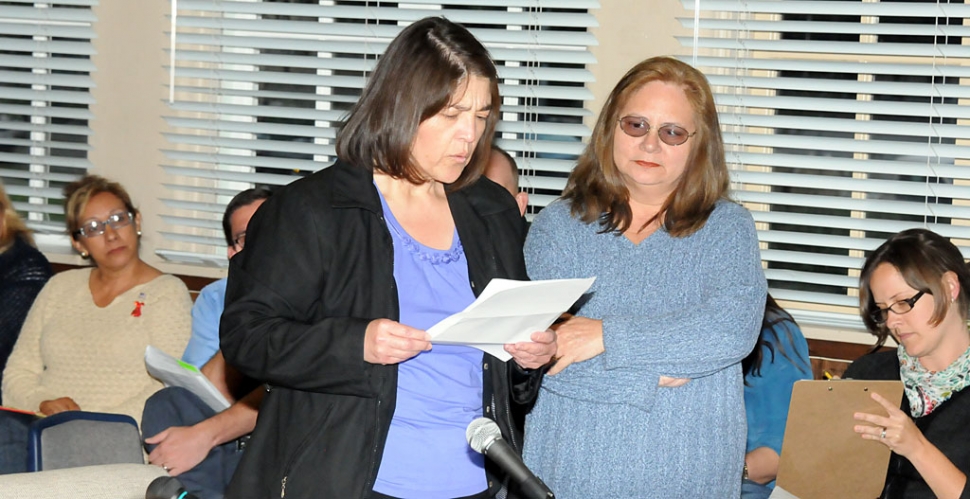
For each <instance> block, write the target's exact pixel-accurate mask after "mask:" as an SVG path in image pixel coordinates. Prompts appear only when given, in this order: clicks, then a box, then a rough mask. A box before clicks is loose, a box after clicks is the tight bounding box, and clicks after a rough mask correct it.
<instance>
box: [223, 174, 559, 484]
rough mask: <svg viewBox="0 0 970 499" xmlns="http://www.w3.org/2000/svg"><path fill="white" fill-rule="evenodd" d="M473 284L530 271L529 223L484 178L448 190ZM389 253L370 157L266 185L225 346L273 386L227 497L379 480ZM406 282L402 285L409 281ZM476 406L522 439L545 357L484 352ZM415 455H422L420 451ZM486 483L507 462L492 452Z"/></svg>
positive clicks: (388, 395)
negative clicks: (377, 337)
mask: <svg viewBox="0 0 970 499" xmlns="http://www.w3.org/2000/svg"><path fill="white" fill-rule="evenodd" d="M448 202H449V205H450V207H451V212H452V216H453V217H454V220H455V225H456V227H457V229H458V235H459V237H460V238H461V242H462V246H463V247H464V250H465V255H466V258H467V261H468V274H469V279H470V281H471V282H470V285H471V288H472V291H473V292H474V293H475V295H476V296H477V295H478V294H480V293H481V291H482V290H484V289H485V286H486V285H487V284H488V283H489V281H490V280H491V279H492V278H496V277H501V278H510V279H526V278H527V277H526V272H525V264H524V261H523V257H522V243H523V240H522V234H523V232H524V231H523V228H522V224H523V223H524V222H523V220H522V217H521V216H520V215H519V212H518V208H517V207H516V204H515V202H514V200H513V199H512V197H511V196H509V195H508V193H507V192H505V190H504V189H503V188H502V187H500V186H498V185H497V184H494V183H492V182H491V181H489V180H487V179H484V178H483V179H481V180H479V181H478V182H476V183H475V184H473V185H471V186H469V187H466V188H464V189H461V190H459V191H456V192H451V193H449V194H448ZM393 263H394V254H393V243H392V241H391V235H390V233H389V232H388V230H387V225H386V223H385V221H384V217H383V211H382V209H381V203H380V198H379V197H378V195H377V191H376V188H375V186H374V184H373V173H372V172H371V171H369V170H367V169H364V168H359V167H355V166H351V165H348V164H346V163H342V162H340V161H338V162H337V163H335V164H334V165H333V166H331V167H329V168H326V169H324V170H322V171H320V172H317V173H315V174H313V175H310V176H309V177H307V178H304V179H301V180H298V181H296V182H294V183H292V184H290V185H288V186H287V187H285V188H283V189H282V190H281V191H280V192H278V193H276V194H275V195H273V197H271V198H269V199H268V200H267V201H266V203H265V204H263V205H262V206H261V207H260V209H259V210H258V211H257V213H256V214H255V216H254V217H253V219H252V221H250V223H249V227H248V228H247V232H246V249H245V250H244V251H243V252H241V253H240V254H239V255H238V256H236V257H234V258H233V259H232V261H231V262H230V270H229V283H228V288H227V291H226V309H225V312H224V313H223V316H222V321H221V326H220V335H221V347H222V350H223V353H224V355H225V357H226V359H227V361H228V362H229V363H230V364H232V365H233V366H235V367H237V368H238V369H239V370H240V371H242V372H243V373H244V374H246V375H248V376H250V377H252V378H254V379H259V380H263V381H264V382H265V383H266V386H267V390H268V391H269V393H267V394H266V397H265V399H264V400H263V403H262V406H261V407H260V411H259V418H258V421H257V423H256V429H255V431H254V432H253V436H252V440H251V441H250V442H249V444H248V446H247V448H246V452H245V454H244V455H243V458H242V462H241V463H240V464H239V467H238V468H237V469H236V473H235V475H234V477H233V480H232V483H231V484H230V486H229V489H228V490H227V492H226V497H232V498H233V499H246V498H259V499H265V498H269V497H286V498H341V499H344V498H364V497H366V496H367V495H368V494H369V493H370V491H371V490H372V488H373V485H374V480H375V478H376V477H377V470H378V467H379V465H380V459H381V456H382V455H383V449H384V442H385V440H386V438H387V431H388V428H389V425H390V421H391V417H392V416H393V414H394V405H395V397H396V393H397V366H396V365H388V366H383V365H376V364H370V363H367V362H365V361H364V359H363V356H364V332H365V329H366V327H367V325H368V323H370V321H371V320H373V319H378V318H388V319H392V320H398V318H399V310H398V298H397V297H398V285H400V286H407V283H395V281H394V269H393ZM405 289H406V288H405ZM482 368H483V378H484V379H483V384H484V391H483V393H484V395H483V401H482V403H483V407H484V408H485V409H484V412H485V414H484V416H487V417H490V418H492V419H494V420H495V421H496V422H497V423H498V425H499V427H500V428H501V430H502V434H503V435H504V436H505V439H506V440H507V441H509V442H510V443H512V445H513V446H515V447H516V448H517V449H519V450H520V451H521V445H522V433H521V429H520V428H516V427H515V425H514V424H513V423H512V416H511V414H512V411H513V408H512V407H513V406H515V407H516V408H517V410H518V408H521V407H528V406H529V405H531V403H532V401H534V399H535V396H536V394H537V392H538V388H539V383H540V380H541V377H542V373H543V372H544V370H528V371H527V370H523V369H521V368H520V367H518V365H517V364H515V362H514V361H512V362H508V363H505V362H502V361H499V360H498V359H496V358H495V357H492V356H491V355H487V354H483V360H482ZM415 466H420V463H415ZM486 471H487V473H488V483H489V488H490V490H496V489H497V488H498V487H499V486H500V485H501V482H502V480H503V477H502V475H501V474H500V473H499V472H498V471H497V470H495V469H493V467H492V466H491V463H488V464H487V467H486Z"/></svg>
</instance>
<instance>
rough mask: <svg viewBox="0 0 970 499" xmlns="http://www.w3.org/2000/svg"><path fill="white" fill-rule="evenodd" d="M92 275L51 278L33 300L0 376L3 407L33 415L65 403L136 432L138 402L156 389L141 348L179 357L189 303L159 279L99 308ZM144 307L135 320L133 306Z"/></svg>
mask: <svg viewBox="0 0 970 499" xmlns="http://www.w3.org/2000/svg"><path fill="white" fill-rule="evenodd" d="M90 275H91V269H90V268H88V269H78V270H70V271H66V272H60V273H58V274H56V275H55V276H54V277H53V278H52V279H51V280H50V281H49V282H48V283H47V285H46V286H44V289H43V290H42V291H41V292H40V294H39V295H38V296H37V299H36V300H35V301H34V305H33V306H32V307H31V309H30V313H28V314H27V320H26V321H25V322H24V326H23V329H22V330H21V332H20V338H19V339H18V340H17V344H16V345H15V346H14V349H13V353H12V354H11V355H10V359H9V360H8V362H7V367H6V369H4V371H3V402H4V405H7V406H10V407H16V408H20V409H26V410H32V411H36V410H38V409H39V408H40V403H41V402H43V401H45V400H52V399H56V398H60V397H71V398H72V399H74V401H75V402H77V404H78V405H79V406H81V409H82V410H85V411H94V412H111V413H119V414H127V415H129V416H131V417H133V418H135V421H137V422H138V424H139V425H141V413H142V410H143V409H144V407H145V400H147V399H148V397H149V396H151V395H152V394H153V393H155V392H156V391H158V390H159V389H160V388H162V384H161V383H160V382H159V381H157V380H155V379H154V378H152V377H150V376H149V375H148V372H147V371H146V370H145V347H146V346H148V345H153V346H155V347H157V348H160V349H162V350H164V351H165V352H167V353H168V354H169V355H172V356H174V357H176V358H179V357H181V355H182V351H183V350H185V345H186V344H187V343H188V341H189V336H190V334H191V331H192V316H191V308H192V300H191V298H189V293H188V290H187V289H186V287H185V284H183V283H182V281H181V280H179V279H178V278H177V277H173V276H171V275H162V276H159V277H157V278H155V279H154V280H152V281H150V282H148V283H145V284H141V285H139V286H135V287H134V288H132V289H130V290H128V291H126V292H125V293H123V294H121V295H120V296H118V297H117V298H115V300H114V301H113V302H111V304H110V305H108V306H107V307H104V308H100V307H98V306H97V305H95V304H94V299H93V297H92V295H91V291H90V289H89V287H88V278H89V277H90ZM136 301H138V302H143V303H144V305H142V306H141V307H140V308H141V315H140V316H139V317H135V316H134V315H133V311H134V309H135V308H136V305H135V302H136Z"/></svg>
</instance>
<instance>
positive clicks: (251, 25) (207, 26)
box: [178, 2, 595, 45]
mask: <svg viewBox="0 0 970 499" xmlns="http://www.w3.org/2000/svg"><path fill="white" fill-rule="evenodd" d="M180 3H181V2H180ZM272 5H286V4H282V3H273V4H272ZM325 8H334V7H330V6H326V7H325ZM437 13H438V12H435V14H437ZM428 14H429V12H428V11H423V12H420V13H418V14H416V16H415V19H414V20H417V19H420V18H422V17H425V16H427V15H428ZM477 15H478V14H477V13H473V14H472V15H471V16H470V17H471V18H472V20H471V21H470V22H471V23H474V24H482V23H480V22H479V21H480V20H479V19H475V16H477ZM565 16H568V17H570V18H572V19H571V20H572V21H573V22H574V24H575V26H571V27H575V28H589V27H592V26H588V25H584V24H589V23H590V22H591V21H592V20H594V18H593V17H592V16H588V15H581V16H574V15H565ZM447 17H448V18H449V19H450V20H452V21H455V22H459V23H468V22H469V21H467V20H466V21H462V20H461V18H466V17H469V16H464V15H462V16H451V15H448V16H447ZM545 17H546V18H547V19H546V20H545V21H544V22H541V23H535V24H531V25H530V24H529V23H524V24H522V26H526V27H532V26H535V27H537V28H538V27H540V26H546V27H548V26H549V24H548V18H549V17H550V16H545ZM556 17H564V15H561V14H556ZM178 23H179V25H180V26H184V27H186V28H196V29H203V30H226V31H242V32H247V33H261V32H262V33H285V34H287V35H288V36H294V35H317V36H331V37H354V38H370V39H375V40H381V39H384V40H387V41H390V40H391V39H392V38H394V36H396V35H397V33H398V32H399V31H400V30H401V26H396V25H388V24H380V25H375V24H360V23H342V22H333V23H320V22H311V21H280V20H275V19H265V18H259V17H255V16H252V17H245V18H244V17H235V18H233V17H216V16H211V17H200V16H193V15H189V14H183V15H180V16H179V17H178ZM469 31H471V32H472V34H473V35H475V37H476V38H478V39H479V40H480V41H481V42H482V43H485V44H488V43H503V42H507V43H521V44H525V43H528V39H527V38H526V37H525V36H524V35H523V33H529V34H531V36H532V38H533V39H534V40H535V42H533V43H538V44H540V45H548V44H568V45H595V39H594V38H592V37H591V36H590V35H588V34H585V33H583V32H572V31H570V32H568V33H570V34H571V35H573V36H571V37H566V36H564V34H563V33H557V32H556V31H544V30H528V31H524V30H523V31H519V30H507V29H487V28H469Z"/></svg>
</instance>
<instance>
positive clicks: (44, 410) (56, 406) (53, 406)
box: [40, 397, 81, 416]
mask: <svg viewBox="0 0 970 499" xmlns="http://www.w3.org/2000/svg"><path fill="white" fill-rule="evenodd" d="M80 410H81V406H79V405H77V402H75V401H74V399H72V398H71V397H61V398H59V399H54V400H45V401H43V402H41V403H40V413H41V414H43V415H45V416H53V415H54V414H57V413H59V412H67V411H80Z"/></svg>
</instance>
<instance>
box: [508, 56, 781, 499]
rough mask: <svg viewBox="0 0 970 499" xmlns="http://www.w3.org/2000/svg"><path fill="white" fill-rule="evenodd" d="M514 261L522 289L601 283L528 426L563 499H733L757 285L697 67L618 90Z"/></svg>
mask: <svg viewBox="0 0 970 499" xmlns="http://www.w3.org/2000/svg"><path fill="white" fill-rule="evenodd" d="M525 254H526V265H527V268H528V272H529V276H530V277H531V278H532V279H558V278H571V277H590V276H596V278H597V280H596V283H595V284H594V286H593V288H592V289H591V290H590V293H589V295H588V301H586V302H585V303H584V304H583V305H582V306H581V307H580V308H579V309H578V310H576V311H575V315H574V316H572V317H569V318H567V319H566V320H565V321H564V322H562V323H561V324H560V325H559V327H558V329H557V333H558V342H559V349H558V351H557V354H556V355H557V357H558V358H559V360H558V362H557V363H556V364H555V365H554V366H553V367H552V368H551V370H550V371H549V374H550V375H551V376H547V377H546V378H545V380H544V382H543V386H542V388H541V390H540V394H539V397H538V400H537V402H536V405H535V407H534V408H533V410H532V413H531V414H530V415H529V417H528V419H527V422H526V440H525V453H524V455H525V459H526V461H527V464H529V466H530V467H531V468H532V470H533V471H535V472H536V474H537V475H538V476H539V477H541V478H542V479H543V480H544V481H545V482H546V484H548V485H549V487H550V488H551V489H552V490H553V491H554V492H555V493H556V497H558V498H560V499H573V498H590V497H738V496H739V494H740V485H741V475H742V466H743V462H744V448H745V439H746V433H745V413H744V402H743V385H742V375H741V364H740V362H741V359H743V358H744V357H745V356H746V355H747V354H748V353H749V352H750V351H751V349H752V348H753V347H754V344H755V341H756V340H757V338H758V331H759V329H760V326H761V320H762V317H763V310H764V305H765V294H766V283H765V278H764V273H763V272H762V270H761V263H760V256H759V252H758V240H757V236H756V234H755V227H754V222H753V221H752V218H751V216H750V214H748V212H747V211H746V210H745V209H744V208H742V207H741V206H739V205H737V204H735V203H733V202H731V201H730V200H729V199H728V171H727V166H726V164H725V161H724V149H723V145H722V142H721V132H720V129H719V126H718V119H717V113H716V111H715V107H714V100H713V96H712V93H711V90H710V87H709V86H708V84H707V82H706V80H705V78H704V76H703V75H702V74H701V73H700V72H698V71H697V70H695V69H693V68H691V67H690V66H688V65H687V64H684V63H682V62H680V61H677V60H675V59H671V58H665V57H660V58H653V59H648V60H646V61H643V62H641V63H640V64H638V65H637V66H635V67H633V68H632V69H631V70H630V71H629V72H628V73H627V74H626V75H625V76H624V77H623V78H622V79H621V80H620V82H619V83H618V84H617V86H616V87H615V88H614V89H613V92H612V93H611V94H610V96H609V98H608V99H607V102H606V104H605V105H604V107H603V110H602V111H601V113H600V115H599V119H598V121H597V123H596V126H595V128H594V130H593V136H592V138H591V139H590V143H589V145H588V146H587V148H586V150H585V151H584V152H583V154H582V156H581V157H580V159H579V164H578V165H577V166H576V168H575V169H574V170H573V172H572V174H571V176H570V178H569V181H568V184H567V186H566V190H565V192H564V193H563V196H562V199H560V200H558V201H556V202H554V203H553V204H551V205H550V206H548V207H547V208H545V209H544V210H543V211H542V212H540V213H539V215H538V216H537V217H536V219H535V221H534V223H533V224H532V228H531V230H530V232H529V236H528V239H527V242H526V247H525ZM581 301H582V300H581Z"/></svg>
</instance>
